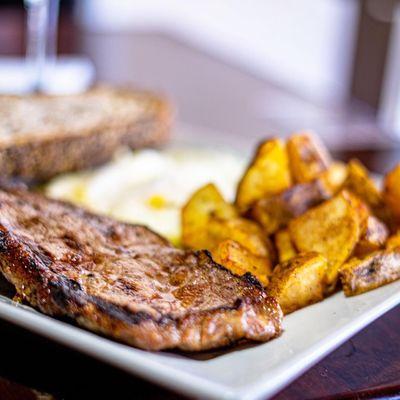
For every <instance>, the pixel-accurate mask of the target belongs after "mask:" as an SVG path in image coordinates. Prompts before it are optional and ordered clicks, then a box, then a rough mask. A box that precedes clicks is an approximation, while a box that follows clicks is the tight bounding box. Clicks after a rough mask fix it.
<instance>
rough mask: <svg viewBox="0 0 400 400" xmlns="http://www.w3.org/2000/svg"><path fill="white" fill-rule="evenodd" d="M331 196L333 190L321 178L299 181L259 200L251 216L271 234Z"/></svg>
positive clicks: (253, 207) (252, 209) (251, 210)
mask: <svg viewBox="0 0 400 400" xmlns="http://www.w3.org/2000/svg"><path fill="white" fill-rule="evenodd" d="M330 197H331V192H330V191H329V190H327V189H326V188H325V185H324V183H323V182H322V181H320V180H319V179H316V180H314V181H312V182H308V183H299V184H297V185H294V186H292V187H290V188H288V189H286V190H285V191H283V192H282V193H280V194H277V195H274V196H271V197H268V198H264V199H260V200H258V201H257V202H256V203H255V204H254V205H253V206H252V207H251V209H250V211H249V213H248V214H249V216H250V217H251V218H252V219H254V220H255V221H257V222H258V223H259V224H260V225H261V226H262V227H263V228H264V231H265V232H266V233H267V234H268V235H270V234H272V233H275V232H277V231H278V230H279V229H281V228H284V227H285V226H287V224H288V222H289V221H290V219H292V218H293V217H296V216H298V215H301V214H303V213H304V212H305V211H307V210H308V209H309V208H311V207H313V206H315V205H317V204H320V203H322V202H323V201H324V200H326V199H329V198H330Z"/></svg>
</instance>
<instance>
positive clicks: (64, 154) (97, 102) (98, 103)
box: [0, 87, 172, 182]
mask: <svg viewBox="0 0 400 400" xmlns="http://www.w3.org/2000/svg"><path fill="white" fill-rule="evenodd" d="M171 115H172V112H171V108H170V106H169V105H168V103H167V102H166V101H165V100H164V99H162V98H161V97H157V96H155V95H153V94H150V93H146V92H139V91H134V90H127V89H115V88H110V87H96V88H93V89H91V90H89V91H87V92H85V93H82V94H75V95H65V96H46V95H40V94H32V95H27V96H0V170H1V174H2V178H10V177H13V178H21V179H22V180H24V181H28V182H32V181H33V182H37V181H44V180H46V179H49V178H51V177H53V176H54V175H57V174H59V173H62V172H67V171H75V170H80V169H85V168H90V167H93V166H96V165H99V164H102V163H104V162H106V161H108V160H109V159H110V158H111V157H112V155H113V154H114V153H115V151H116V150H117V148H119V147H120V146H121V145H122V146H124V145H125V146H129V147H131V148H141V147H146V146H156V145H160V144H162V143H163V142H165V141H166V140H167V139H168V137H169V131H170V125H171Z"/></svg>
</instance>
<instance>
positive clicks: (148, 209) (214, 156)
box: [45, 147, 245, 244]
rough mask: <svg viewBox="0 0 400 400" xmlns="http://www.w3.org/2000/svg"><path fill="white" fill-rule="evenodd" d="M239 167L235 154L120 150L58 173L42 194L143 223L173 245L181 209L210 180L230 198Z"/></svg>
mask: <svg viewBox="0 0 400 400" xmlns="http://www.w3.org/2000/svg"><path fill="white" fill-rule="evenodd" d="M244 169H245V160H244V159H243V158H242V157H240V156H239V155H238V154H234V153H232V152H228V151H218V150H213V149H206V148H192V147H174V148H169V149H165V150H137V151H130V150H125V151H123V152H120V153H119V154H117V155H116V156H115V158H114V159H113V160H112V161H111V162H109V163H108V164H106V165H104V166H102V167H99V168H97V169H95V170H91V171H84V172H77V173H70V174H64V175H61V176H59V177H57V178H54V179H53V180H51V181H50V182H49V183H48V184H47V185H46V187H45V193H46V194H47V195H48V196H50V197H53V198H56V199H61V200H67V201H70V202H72V203H75V204H78V205H80V206H83V207H85V208H87V209H89V210H91V211H94V212H97V213H101V214H106V215H109V216H112V217H114V218H116V219H118V220H121V221H124V222H131V223H138V224H143V225H146V226H148V227H150V228H151V229H153V230H155V231H156V232H158V233H160V234H162V235H164V236H165V237H167V238H168V239H169V240H171V241H172V242H173V243H174V244H179V239H180V236H181V227H180V226H181V222H180V215H181V208H182V206H183V205H184V204H185V202H186V201H187V200H188V198H189V197H190V195H191V194H192V193H193V192H194V191H195V190H197V189H198V188H199V187H200V186H202V185H204V184H206V183H209V182H212V183H214V184H216V185H217V187H218V188H219V189H220V191H221V193H222V194H223V195H224V196H225V198H226V199H227V200H231V201H232V200H233V199H234V196H235V190H236V185H237V183H238V180H239V179H240V177H241V175H242V173H243V171H244Z"/></svg>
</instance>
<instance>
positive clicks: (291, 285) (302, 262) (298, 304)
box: [267, 252, 328, 314]
mask: <svg viewBox="0 0 400 400" xmlns="http://www.w3.org/2000/svg"><path fill="white" fill-rule="evenodd" d="M327 265H328V263H327V260H326V258H325V257H323V256H322V255H320V254H318V253H315V252H310V253H303V254H299V255H297V256H295V257H293V258H291V259H290V260H289V261H286V262H284V263H282V264H279V265H278V266H277V267H276V268H275V269H274V271H273V274H272V277H271V282H270V284H269V286H268V289H267V290H268V293H269V294H270V295H271V296H273V297H275V298H276V299H277V300H278V303H279V305H280V306H281V308H282V311H283V313H284V314H289V313H291V312H293V311H295V310H298V309H300V308H303V307H306V306H308V305H310V304H313V303H316V302H318V301H321V300H322V299H323V298H324V292H325V287H326V280H325V274H326V270H327Z"/></svg>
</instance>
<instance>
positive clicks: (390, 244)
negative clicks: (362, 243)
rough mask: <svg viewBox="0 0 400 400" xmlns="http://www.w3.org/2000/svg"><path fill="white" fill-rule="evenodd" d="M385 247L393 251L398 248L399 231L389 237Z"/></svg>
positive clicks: (399, 243)
mask: <svg viewBox="0 0 400 400" xmlns="http://www.w3.org/2000/svg"><path fill="white" fill-rule="evenodd" d="M385 247H386V248H387V249H389V250H391V249H395V248H396V247H399V248H400V231H397V232H396V233H395V234H394V235H392V236H389V238H388V240H387V241H386V245H385Z"/></svg>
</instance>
